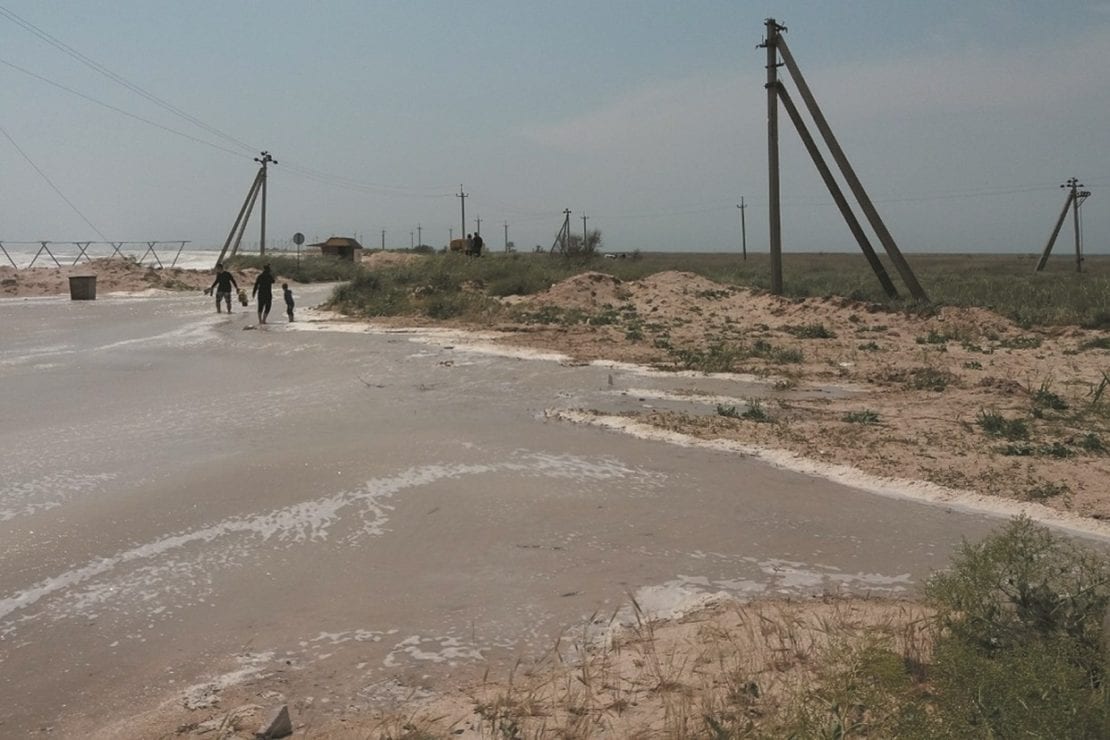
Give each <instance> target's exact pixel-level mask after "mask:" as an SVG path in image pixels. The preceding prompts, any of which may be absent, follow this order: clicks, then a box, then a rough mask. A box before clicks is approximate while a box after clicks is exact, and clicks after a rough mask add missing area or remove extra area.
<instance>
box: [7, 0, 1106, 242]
mask: <svg viewBox="0 0 1110 740" xmlns="http://www.w3.org/2000/svg"><path fill="white" fill-rule="evenodd" d="M9 14H14V15H15V16H18V18H20V19H22V20H24V21H26V22H29V23H31V24H33V25H34V26H36V27H37V28H38V29H40V30H41V31H42V32H45V33H46V34H48V35H49V36H50V37H53V39H55V40H57V41H58V42H61V43H62V44H65V45H68V46H69V47H71V48H72V49H73V50H75V51H76V52H79V53H80V54H83V55H84V56H85V57H86V58H87V59H89V60H91V61H93V62H95V63H98V64H100V65H103V67H104V68H106V69H107V70H110V71H111V72H112V73H114V74H116V75H118V76H119V77H121V78H123V79H124V80H126V81H127V82H129V83H131V84H132V85H135V86H137V87H139V88H142V89H143V90H145V91H147V92H149V93H151V94H153V95H155V96H157V97H158V98H160V99H162V100H164V101H166V102H168V103H171V104H172V105H173V106H176V107H177V108H178V109H180V110H181V111H183V112H184V113H186V114H188V115H189V116H191V117H193V118H194V119H196V120H198V121H200V122H202V123H203V124H204V125H205V127H204V128H202V127H199V126H197V125H195V124H194V123H192V122H190V121H189V120H186V119H185V118H183V117H181V116H178V115H175V114H174V113H171V112H169V111H167V110H165V109H163V108H162V107H159V106H157V105H155V104H154V103H152V102H151V101H150V100H148V99H145V98H144V97H143V96H141V95H140V94H138V93H136V92H135V91H133V90H130V89H128V88H126V87H124V86H123V85H120V84H118V83H117V82H115V81H113V80H112V79H110V78H109V77H107V76H105V75H103V74H100V73H98V72H96V71H95V70H93V69H91V68H90V67H89V66H87V65H85V64H83V63H81V62H80V61H78V60H77V59H75V58H74V57H73V56H71V55H68V54H67V53H65V52H64V51H62V50H60V49H59V48H58V47H57V46H55V45H52V44H51V43H48V42H47V41H45V40H44V39H43V38H41V37H39V36H37V35H36V34H34V33H32V32H31V31H29V30H27V29H26V28H24V27H22V26H21V25H19V24H18V23H17V22H16V21H15V20H13V19H12V18H11V17H9ZM768 16H773V17H775V18H777V19H778V20H779V21H780V22H781V23H783V24H785V25H786V26H788V28H789V31H788V33H787V35H786V38H787V41H788V43H789V44H790V47H791V50H792V51H793V53H794V56H795V58H796V59H797V60H798V63H799V65H800V66H801V68H802V71H803V72H804V73H805V74H806V76H807V79H808V81H809V83H810V86H811V88H812V89H813V91H814V93H815V95H816V97H817V99H818V101H819V102H820V103H821V105H822V107H823V108H824V111H825V114H826V117H827V118H828V119H829V121H830V123H831V124H832V126H833V128H834V130H835V131H836V133H837V135H838V137H839V138H840V141H841V144H842V146H843V148H844V149H845V151H846V152H847V154H848V156H849V158H850V159H851V160H852V161H853V163H854V164H855V166H856V170H857V172H858V173H859V174H860V177H861V179H862V180H863V183H864V185H865V186H866V187H867V188H868V190H869V191H870V193H871V196H872V198H873V199H874V200H875V201H876V203H877V204H878V207H879V210H880V213H882V215H883V216H884V218H886V220H887V223H888V226H889V227H890V230H891V232H892V233H893V234H894V237H895V239H896V240H897V241H898V242H899V244H900V246H901V247H902V248H903V250H905V251H907V252H937V251H949V252H951V251H956V252H959V251H968V252H983V251H997V252H1030V253H1035V252H1039V251H1040V249H1041V248H1042V247H1043V245H1044V241H1045V239H1046V238H1047V236H1048V234H1049V232H1050V230H1051V227H1052V225H1053V222H1054V220H1055V218H1056V216H1057V215H1058V213H1059V210H1060V208H1061V206H1062V205H1063V202H1064V191H1062V190H1061V189H1060V188H1059V185H1060V183H1063V182H1064V181H1065V180H1066V179H1067V178H1069V177H1071V176H1073V175H1074V176H1076V177H1078V178H1080V180H1081V182H1083V183H1084V184H1086V185H1087V186H1088V187H1089V188H1090V189H1091V190H1092V191H1093V193H1094V194H1093V196H1092V197H1091V198H1090V200H1089V201H1087V204H1086V205H1085V206H1084V208H1083V209H1082V210H1083V214H1084V231H1085V239H1086V248H1087V251H1088V252H1090V253H1107V252H1110V248H1108V244H1110V216H1108V215H1107V214H1108V213H1110V187H1108V186H1110V72H1108V70H1110V3H1107V2H1034V1H1033V0H1029V1H1027V2H1016V1H1014V2H1003V1H1001V0H975V1H974V2H966V1H961V2H949V1H948V0H930V1H929V2H897V1H894V0H877V1H875V2H870V1H863V0H861V1H859V2H848V1H844V2H773V3H772V2H758V1H750V2H742V1H739V0H731V1H727V2H726V1H721V2H711V1H709V0H705V1H699V0H685V1H683V2H677V1H675V0H670V1H657V0H639V1H636V2H633V1H627V2H605V1H602V0H586V1H581V2H580V1H577V0H574V1H571V0H547V1H546V2H532V1H530V0H525V1H522V0H505V1H503V2H501V1H498V2H493V1H490V2H458V0H454V1H451V2H447V1H444V2H438V1H437V2H430V1H429V2H421V1H420V0H405V1H398V2H370V1H369V0H348V1H345V2H339V1H338V0H335V1H333V0H316V1H315V2H307V0H306V1H305V2H293V1H292V0H266V1H265V2H262V1H256V2H239V1H233V0H188V1H185V0H179V1H177V2H168V1H166V0H0V127H3V130H4V131H5V132H6V133H7V134H8V136H10V138H11V140H12V141H9V139H8V138H7V137H5V136H2V135H0V241H15V240H38V239H50V240H58V241H67V240H77V239H81V240H84V239H98V238H100V237H99V236H98V232H99V234H102V235H104V237H106V238H109V239H119V240H124V239H127V240H132V239H166V240H169V239H190V240H193V241H194V242H195V243H197V244H199V245H216V246H218V245H219V244H220V243H222V241H223V239H224V238H225V236H226V234H227V231H228V229H229V228H230V226H231V223H232V221H233V219H234V217H235V214H236V212H237V210H238V208H239V205H240V203H241V201H242V199H243V197H244V196H245V195H246V191H247V188H248V186H249V185H250V183H251V180H252V179H253V177H254V172H255V168H256V165H255V164H254V163H253V161H252V157H253V156H255V155H256V154H257V150H259V149H267V150H269V151H271V152H272V153H273V154H274V156H275V157H276V158H277V159H278V162H279V164H278V165H277V166H276V167H274V168H273V169H272V170H271V176H270V181H269V207H268V210H269V213H268V236H270V237H271V238H274V239H288V238H289V237H290V236H291V235H292V234H293V233H294V232H295V231H302V232H304V233H305V234H306V235H307V236H308V238H309V239H310V240H311V239H315V238H324V237H327V236H329V235H333V234H342V235H349V234H359V235H361V238H362V240H363V242H364V243H365V244H367V245H368V246H377V245H379V244H380V240H381V230H382V229H385V230H386V232H387V233H386V245H387V246H390V247H408V246H409V243H410V236H409V235H410V232H415V231H416V228H417V225H418V224H422V225H423V237H424V242H425V243H428V244H432V245H436V246H441V245H443V244H444V243H446V241H447V238H448V229H449V228H453V229H454V230H455V236H458V233H459V230H460V223H459V221H460V213H459V198H458V197H456V196H455V195H454V194H455V193H457V192H458V190H459V185H460V183H461V184H462V185H463V187H464V189H465V192H467V193H469V195H470V197H469V198H467V200H466V215H467V221H468V223H467V225H466V229H467V231H472V230H473V229H474V227H475V222H474V219H475V218H476V217H479V216H480V217H481V218H482V233H483V235H484V236H485V237H486V241H487V243H488V244H489V245H490V246H491V247H493V248H494V249H500V248H501V247H502V246H503V241H504V227H503V224H504V223H505V222H506V221H507V222H508V223H509V238H510V239H511V240H512V241H514V242H515V243H516V245H517V248H518V249H524V250H528V249H531V248H532V247H534V246H535V245H537V244H540V245H543V246H544V247H549V246H550V245H551V243H552V241H553V240H554V238H555V235H556V232H557V231H558V229H559V227H560V225H561V223H562V211H563V209H564V208H569V209H571V211H573V215H572V219H573V220H572V226H573V227H574V229H575V231H576V232H579V231H580V230H581V228H582V221H581V216H582V215H583V213H585V214H586V215H588V216H589V221H588V225H589V227H590V228H591V229H593V228H598V229H601V231H602V233H603V235H604V241H605V247H606V248H607V249H610V250H631V249H635V248H639V249H642V250H698V251H722V250H738V249H739V241H740V223H739V212H738V210H737V208H736V205H737V203H739V199H740V197H741V196H744V198H745V202H746V203H747V204H748V205H749V206H750V208H748V209H747V212H746V213H747V225H748V245H749V249H750V250H752V251H765V250H766V249H767V210H766V206H767V148H766V102H765V101H766V96H765V91H764V89H763V83H764V79H765V70H764V67H763V64H764V52H763V50H761V49H757V48H756V45H757V44H758V43H759V42H760V41H761V40H762V36H763V20H764V18H766V17H768ZM11 65H15V67H13V66H11ZM16 67H18V69H17V68H16ZM33 75H37V76H38V77H36V76H33ZM40 78H45V80H49V81H50V82H47V81H45V80H44V79H40ZM50 83H55V84H54V85H52V84H50ZM787 84H788V85H790V83H789V82H788V83H787ZM55 85H61V86H65V87H66V88H69V89H70V90H71V91H73V92H70V91H66V90H63V89H60V88H59V87H57V86H55ZM790 86H791V89H793V86H792V85H790ZM75 92H76V93H80V94H81V95H84V96H87V97H88V98H92V99H94V100H96V101H99V103H97V102H92V101H91V100H89V99H87V98H83V97H79V96H78V95H76V94H74V93H75ZM795 98H797V96H795ZM102 104H106V105H109V106H114V107H115V108H118V109H119V110H122V111H125V112H126V113H129V114H131V115H132V116H137V117H139V118H143V119H147V120H148V121H149V122H151V123H147V122H143V121H140V120H137V119H136V118H134V117H129V116H127V115H124V114H123V113H121V112H119V111H117V110H110V109H108V108H106V107H104V105H102ZM152 123H156V124H158V125H160V126H163V127H165V128H159V127H158V126H155V125H152ZM781 125H782V129H781V130H782V142H781V151H782V155H781V156H782V194H783V205H784V210H783V247H784V249H785V250H787V251H795V252H802V251H841V250H852V249H855V244H854V241H853V240H852V238H851V235H850V233H849V232H848V229H847V227H846V226H845V225H844V224H843V222H842V221H841V219H840V216H839V214H838V212H837V211H836V209H835V207H833V206H832V203H831V199H830V198H829V196H828V194H827V193H826V191H825V190H824V186H823V185H822V183H821V181H820V180H819V178H818V176H817V174H816V171H815V170H814V168H813V166H812V164H811V163H810V161H809V159H808V156H807V155H806V153H805V151H804V149H803V148H802V146H801V143H800V141H799V139H798V137H797V135H796V134H795V132H794V131H793V129H792V128H790V124H789V121H788V119H786V117H785V115H783V117H782V123H781ZM166 128H168V129H172V130H173V132H171V131H167V130H166ZM213 129H214V130H215V132H214V131H213ZM174 132H177V133H174ZM219 134H225V135H227V136H229V137H231V138H222V137H221V136H220V135H219ZM13 141H14V144H13V143H12V142H13ZM202 142H208V144H205V143H202ZM17 146H18V149H17ZM19 149H22V151H23V152H24V153H25V154H26V158H25V157H24V156H23V155H22V154H21V153H20V151H19ZM28 158H29V159H30V161H31V162H33V163H34V165H37V167H38V168H39V169H41V170H42V172H43V173H45V174H46V176H48V177H49V178H50V179H51V180H52V181H53V183H54V185H55V186H56V187H57V189H58V190H60V191H61V192H62V193H63V194H64V196H65V198H68V200H69V201H70V202H72V204H73V205H74V206H75V207H76V209H77V210H79V211H80V213H81V214H83V215H84V217H85V218H87V220H88V222H91V226H90V224H89V223H86V221H85V220H84V219H83V218H82V217H81V216H80V215H78V214H77V213H75V211H74V210H73V209H71V207H70V206H69V205H67V203H66V201H65V200H64V199H63V197H62V196H60V195H59V194H58V193H57V192H55V190H54V189H52V188H51V186H50V185H49V184H47V182H46V181H44V179H43V178H42V176H40V174H39V173H38V172H37V171H36V170H35V168H34V167H33V166H32V164H31V163H30V162H29V161H28ZM256 219H257V214H256ZM1070 229H1071V226H1070V221H1069V223H1068V226H1067V227H1066V229H1065V231H1064V232H1063V235H1062V238H1063V240H1064V241H1063V242H1062V243H1061V245H1058V247H1057V250H1061V249H1070V248H1071V238H1072V237H1071V230H1070ZM249 233H250V238H253V239H257V238H258V237H257V225H256V224H254V225H252V226H251V230H250V232H249Z"/></svg>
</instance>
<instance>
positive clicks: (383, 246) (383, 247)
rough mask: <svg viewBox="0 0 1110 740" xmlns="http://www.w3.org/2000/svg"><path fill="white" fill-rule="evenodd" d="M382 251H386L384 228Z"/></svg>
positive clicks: (383, 231) (383, 232) (383, 230)
mask: <svg viewBox="0 0 1110 740" xmlns="http://www.w3.org/2000/svg"><path fill="white" fill-rule="evenodd" d="M382 251H383V252H384V251H385V229H382Z"/></svg>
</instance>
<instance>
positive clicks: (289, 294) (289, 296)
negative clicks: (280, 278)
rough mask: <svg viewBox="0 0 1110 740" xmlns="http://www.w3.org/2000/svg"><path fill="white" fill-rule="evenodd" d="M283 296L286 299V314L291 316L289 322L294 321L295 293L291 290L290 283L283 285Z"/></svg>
mask: <svg viewBox="0 0 1110 740" xmlns="http://www.w3.org/2000/svg"><path fill="white" fill-rule="evenodd" d="M281 294H282V295H283V296H284V297H285V313H287V314H289V320H290V321H292V320H293V291H291V290H289V283H282V284H281Z"/></svg>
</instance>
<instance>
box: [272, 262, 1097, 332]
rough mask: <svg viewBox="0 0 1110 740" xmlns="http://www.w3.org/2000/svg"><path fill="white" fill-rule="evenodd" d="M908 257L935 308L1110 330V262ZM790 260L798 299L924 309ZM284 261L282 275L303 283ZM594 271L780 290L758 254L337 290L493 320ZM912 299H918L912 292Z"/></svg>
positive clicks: (492, 268) (459, 273) (394, 309)
mask: <svg viewBox="0 0 1110 740" xmlns="http://www.w3.org/2000/svg"><path fill="white" fill-rule="evenodd" d="M908 259H909V262H910V264H911V266H912V267H913V269H914V271H915V273H916V274H917V277H918V280H919V282H920V283H921V284H922V286H923V287H924V289H925V290H926V292H927V293H928V294H929V296H930V299H931V300H932V301H933V304H934V305H937V306H943V305H951V306H981V307H985V308H990V309H992V310H995V311H997V312H998V313H1000V314H1002V315H1004V316H1007V317H1008V318H1011V319H1013V320H1014V321H1016V322H1018V323H1019V324H1022V325H1024V326H1034V325H1065V324H1078V325H1081V326H1085V327H1088V328H1107V327H1110V256H1095V257H1088V258H1087V260H1086V263H1085V266H1084V268H1085V272H1083V273H1082V274H1077V273H1076V272H1075V271H1074V262H1073V261H1071V260H1070V259H1069V258H1067V257H1065V256H1057V257H1055V258H1054V259H1053V260H1051V261H1050V263H1049V266H1048V268H1047V269H1046V271H1045V272H1044V273H1041V274H1034V273H1033V267H1034V265H1035V264H1036V255H1032V254H1029V255H910V256H909V257H908ZM312 261H313V262H315V261H317V260H312ZM318 261H320V262H324V260H318ZM783 261H784V267H783V272H784V282H785V288H786V294H787V295H788V296H792V297H806V296H832V295H836V296H845V297H850V298H856V299H860V300H867V301H874V302H878V303H885V304H889V305H890V306H891V307H892V308H903V307H913V308H921V307H920V306H913V305H912V304H911V303H910V302H909V301H908V299H906V300H903V301H894V302H891V301H888V300H887V299H886V297H885V295H884V294H883V292H882V289H881V287H880V285H879V283H878V280H877V279H876V278H875V276H874V274H873V273H872V272H871V270H870V267H869V266H868V264H867V262H866V260H865V259H864V258H863V256H862V255H856V254H787V255H785V256H784V259H783ZM274 262H275V265H274V268H275V270H277V271H278V272H279V273H280V274H282V275H287V276H289V277H294V278H295V279H298V280H300V279H301V278H299V277H296V274H294V272H293V271H292V270H289V271H286V269H285V267H284V266H279V265H278V264H277V260H274ZM290 262H291V260H290ZM302 262H303V263H305V262H309V260H303V261H302ZM328 262H331V261H330V260H329V261H328ZM299 269H300V271H301V272H302V273H303V272H304V271H305V270H307V269H308V268H307V267H305V266H304V265H303V264H302V267H301V268H299ZM887 269H888V272H889V274H890V275H891V276H892V278H893V279H894V280H895V283H896V284H899V286H900V283H899V280H898V278H897V273H896V271H895V270H894V269H893V268H892V267H891V266H889V265H888V266H887ZM588 270H595V271H599V272H606V273H609V274H611V275H614V276H615V277H618V278H620V279H622V280H634V279H637V278H641V277H644V276H646V275H649V274H652V273H657V272H662V271H665V270H683V271H687V272H693V273H696V274H699V275H703V276H705V277H707V278H710V279H711V280H715V281H717V282H720V283H724V284H727V285H737V286H742V287H753V288H757V289H767V288H768V287H769V285H770V267H769V260H768V257H767V255H765V254H752V255H749V256H748V259H747V260H746V261H741V259H740V258H739V256H738V255H733V254H720V253H715V254H708V253H705V254H703V253H677V252H674V253H644V254H641V255H637V256H635V257H633V256H629V257H628V258H625V259H604V258H601V257H594V258H591V259H585V260H567V259H564V258H561V257H553V256H550V255H545V254H510V255H505V254H499V253H491V254H488V255H486V256H484V257H482V258H481V259H468V258H466V257H462V256H460V255H453V254H448V255H443V254H437V255H432V256H429V257H427V258H422V259H418V260H415V261H413V262H411V263H409V264H405V265H400V266H394V267H389V268H383V269H375V270H367V269H366V268H359V269H358V270H357V272H356V273H355V274H354V277H353V279H352V281H351V283H350V285H348V286H345V287H343V288H341V289H340V290H339V291H338V292H337V294H336V297H335V306H336V307H337V308H339V309H340V310H342V311H345V312H348V313H351V314H354V315H361V316H399V315H423V316H428V317H431V318H438V319H445V318H453V317H460V318H468V319H481V318H489V317H490V316H493V315H495V314H496V313H497V312H498V311H500V310H501V306H500V304H499V303H498V302H497V301H494V300H492V299H491V298H492V297H499V296H506V295H513V294H519V295H527V294H531V293H535V292H538V291H541V290H544V289H546V288H547V287H549V286H551V285H553V284H554V283H556V282H559V281H560V280H563V279H565V278H567V277H570V276H572V275H575V274H578V273H581V272H585V271H588ZM328 274H329V276H328V277H316V278H312V279H317V280H319V279H344V278H343V277H341V273H338V272H337V273H334V274H331V273H328ZM900 287H901V286H900ZM902 293H903V295H906V296H908V292H907V291H905V290H904V289H903V290H902Z"/></svg>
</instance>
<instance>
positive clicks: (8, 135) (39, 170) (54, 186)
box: [0, 126, 108, 241]
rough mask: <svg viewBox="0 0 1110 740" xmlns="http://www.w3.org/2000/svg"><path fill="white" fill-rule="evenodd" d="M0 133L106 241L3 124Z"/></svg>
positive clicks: (105, 238) (100, 234)
mask: <svg viewBox="0 0 1110 740" xmlns="http://www.w3.org/2000/svg"><path fill="white" fill-rule="evenodd" d="M0 133H2V134H4V137H5V138H6V139H7V140H8V141H10V142H11V144H12V146H13V147H15V150H16V151H17V152H19V153H20V154H21V155H23V158H24V159H26V160H27V163H28V164H29V165H31V166H32V167H34V168H35V172H37V173H39V175H40V176H41V177H42V179H43V180H45V181H46V184H47V185H49V186H50V187H51V188H53V190H54V192H55V193H57V194H58V196H59V197H61V199H62V200H64V201H65V202H66V205H68V206H69V207H70V208H72V209H73V212H74V213H76V214H77V215H78V216H80V217H81V220H82V221H84V222H85V223H86V224H88V226H89V228H90V229H92V230H93V231H95V232H96V234H97V236H99V237H100V238H101V239H103V240H104V241H108V237H106V236H104V233H103V232H102V231H101V230H100V229H98V228H96V226H95V225H94V224H93V222H92V221H90V220H89V218H88V216H86V215H85V214H84V213H82V212H81V209H80V208H78V207H77V206H76V205H74V204H73V201H71V200H70V199H69V198H67V197H66V194H65V193H63V192H62V190H61V188H59V187H58V186H57V185H55V184H54V181H53V180H51V179H50V177H49V176H48V175H47V174H46V173H45V172H43V171H42V169H41V168H40V167H39V166H38V165H37V164H35V161H34V160H33V159H31V157H30V155H28V154H27V152H25V151H23V148H22V147H20V146H19V144H17V143H15V139H13V138H12V135H11V134H9V133H8V131H7V129H5V128H4V127H3V126H0Z"/></svg>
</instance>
